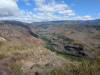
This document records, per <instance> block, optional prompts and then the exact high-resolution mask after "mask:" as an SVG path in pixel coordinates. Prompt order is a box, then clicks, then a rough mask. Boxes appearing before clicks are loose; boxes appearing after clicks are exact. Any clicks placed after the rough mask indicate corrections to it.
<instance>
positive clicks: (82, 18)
mask: <svg viewBox="0 0 100 75" xmlns="http://www.w3.org/2000/svg"><path fill="white" fill-rule="evenodd" d="M76 19H78V20H93V19H94V18H93V17H92V16H90V15H85V16H77V17H76Z"/></svg>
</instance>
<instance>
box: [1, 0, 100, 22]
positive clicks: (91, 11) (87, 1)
mask: <svg viewBox="0 0 100 75" xmlns="http://www.w3.org/2000/svg"><path fill="white" fill-rule="evenodd" d="M93 19H100V0H0V20H20V21H27V22H38V21H39V22H40V21H56V20H93Z"/></svg>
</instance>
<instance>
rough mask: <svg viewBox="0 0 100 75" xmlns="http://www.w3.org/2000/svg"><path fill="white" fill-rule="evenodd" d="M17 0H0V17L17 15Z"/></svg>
mask: <svg viewBox="0 0 100 75" xmlns="http://www.w3.org/2000/svg"><path fill="white" fill-rule="evenodd" d="M16 1H17V0H0V17H3V16H15V15H16V16H17V15H18V14H19V8H18V6H17V4H16Z"/></svg>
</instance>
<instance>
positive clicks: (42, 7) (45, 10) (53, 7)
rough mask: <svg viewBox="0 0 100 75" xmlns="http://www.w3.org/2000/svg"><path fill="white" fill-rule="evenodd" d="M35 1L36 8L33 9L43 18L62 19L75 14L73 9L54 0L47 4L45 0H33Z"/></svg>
mask: <svg viewBox="0 0 100 75" xmlns="http://www.w3.org/2000/svg"><path fill="white" fill-rule="evenodd" d="M35 3H36V5H37V8H35V9H34V11H35V12H36V13H37V16H39V17H40V18H41V19H43V20H59V19H62V20H63V19H67V18H68V17H69V18H70V17H71V16H75V13H74V11H73V10H72V9H71V8H70V7H69V6H68V5H67V4H65V3H57V2H55V0H51V3H48V4H46V3H45V0H35ZM44 17H45V18H44Z"/></svg>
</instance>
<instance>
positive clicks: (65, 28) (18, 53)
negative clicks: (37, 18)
mask: <svg viewBox="0 0 100 75" xmlns="http://www.w3.org/2000/svg"><path fill="white" fill-rule="evenodd" d="M99 61H100V20H89V21H79V20H78V21H71V20H69V21H50V22H34V23H24V22H19V21H0V75H99V74H100V65H99V64H100V63H99Z"/></svg>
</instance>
